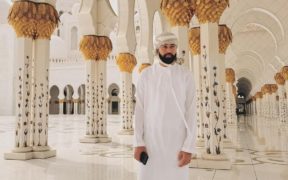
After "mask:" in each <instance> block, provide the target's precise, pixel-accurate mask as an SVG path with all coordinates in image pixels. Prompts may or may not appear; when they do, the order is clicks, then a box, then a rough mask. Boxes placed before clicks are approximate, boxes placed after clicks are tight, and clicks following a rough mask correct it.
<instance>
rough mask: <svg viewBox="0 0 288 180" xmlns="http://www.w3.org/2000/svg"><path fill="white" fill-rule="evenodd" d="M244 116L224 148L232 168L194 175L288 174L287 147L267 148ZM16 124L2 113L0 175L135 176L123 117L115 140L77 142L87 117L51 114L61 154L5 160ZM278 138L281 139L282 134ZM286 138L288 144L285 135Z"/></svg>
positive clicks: (112, 125)
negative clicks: (233, 144) (235, 142)
mask: <svg viewBox="0 0 288 180" xmlns="http://www.w3.org/2000/svg"><path fill="white" fill-rule="evenodd" d="M242 118H243V119H242V120H240V121H239V124H238V130H237V133H238V134H237V140H238V145H237V147H233V148H227V149H225V153H226V154H227V155H228V157H229V158H230V160H231V161H232V169H231V170H213V169H194V168H190V175H191V180H220V179H221V180H222V179H227V180H238V179H239V180H242V179H243V180H287V179H288V151H287V149H282V150H281V151H267V150H265V149H266V145H264V144H263V143H262V142H261V141H259V138H257V137H256V136H255V133H253V132H252V131H251V129H250V128H249V127H248V125H247V124H248V123H246V122H247V121H246V120H245V119H244V117H242ZM14 124H15V123H14V121H13V117H3V116H2V117H0V154H1V156H2V158H0V167H1V168H0V177H1V178H0V179H1V180H44V179H45V180H136V177H137V162H135V161H134V160H133V158H132V144H131V142H132V136H120V135H117V133H118V132H119V130H120V129H119V128H120V116H109V117H108V133H109V135H110V136H111V137H112V140H113V142H112V143H108V144H80V143H79V139H80V138H82V137H83V136H84V134H85V120H84V116H50V118H49V145H50V146H51V147H52V148H54V149H56V150H57V156H56V157H55V158H50V159H44V160H37V159H33V160H28V161H15V160H4V158H3V156H4V155H3V153H4V152H10V151H11V149H12V148H13V143H14ZM276 136H277V134H276ZM279 136H280V135H279ZM281 136H283V134H282V135H281ZM285 137H287V133H286V134H285ZM274 138H275V142H279V138H278V137H274ZM284 140H286V142H285V143H284V144H286V145H287V144H288V142H287V138H286V139H284ZM281 143H282V144H283V142H281ZM200 151H201V148H199V152H200Z"/></svg>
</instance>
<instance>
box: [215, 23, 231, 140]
mask: <svg viewBox="0 0 288 180" xmlns="http://www.w3.org/2000/svg"><path fill="white" fill-rule="evenodd" d="M218 31H219V32H218V41H219V61H218V67H219V86H220V87H219V88H220V91H221V93H220V102H221V103H220V116H219V117H220V120H222V121H223V132H222V133H223V138H224V140H225V142H229V141H230V140H228V137H227V116H226V115H227V113H226V101H227V99H226V81H225V80H226V70H225V54H226V50H227V48H228V46H229V45H230V43H232V32H231V30H230V28H228V27H227V26H226V25H224V24H222V25H219V30H218ZM226 144H227V143H226Z"/></svg>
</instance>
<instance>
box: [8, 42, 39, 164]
mask: <svg viewBox="0 0 288 180" xmlns="http://www.w3.org/2000/svg"><path fill="white" fill-rule="evenodd" d="M16 52H17V53H16V54H15V55H16V57H15V58H16V72H17V82H16V83H17V85H16V91H15V92H16V105H17V107H16V132H15V148H14V149H13V150H12V152H13V153H15V155H14V156H13V153H7V154H5V155H4V157H5V159H14V158H13V157H15V156H16V154H17V155H19V156H18V157H15V159H18V158H19V159H22V158H23V159H30V158H32V153H31V152H32V146H30V145H31V144H30V136H31V135H30V133H31V132H32V131H31V124H30V123H33V122H31V119H32V116H33V114H32V113H31V100H32V96H33V95H32V93H31V88H32V87H31V86H32V82H31V81H32V39H31V38H24V37H19V38H17V40H16ZM11 155H12V156H11Z"/></svg>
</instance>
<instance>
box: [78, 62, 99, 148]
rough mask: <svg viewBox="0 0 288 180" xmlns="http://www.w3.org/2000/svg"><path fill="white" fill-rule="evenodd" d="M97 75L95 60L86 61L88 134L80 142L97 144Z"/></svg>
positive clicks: (86, 117)
mask: <svg viewBox="0 0 288 180" xmlns="http://www.w3.org/2000/svg"><path fill="white" fill-rule="evenodd" d="M96 73H97V66H96V61H95V60H92V59H90V60H87V61H86V85H85V98H86V103H85V119H86V134H85V137H84V138H83V139H81V140H80V142H83V143H84V142H87V143H89V142H90V143H96V142H98V140H97V138H96V127H97V125H96V119H97V116H96V106H95V104H96V87H95V82H96Z"/></svg>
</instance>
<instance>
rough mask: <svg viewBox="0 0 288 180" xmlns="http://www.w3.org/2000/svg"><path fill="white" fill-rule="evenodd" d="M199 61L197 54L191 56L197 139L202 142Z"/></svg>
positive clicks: (201, 99) (200, 68)
mask: <svg viewBox="0 0 288 180" xmlns="http://www.w3.org/2000/svg"><path fill="white" fill-rule="evenodd" d="M202 69H203V67H202V66H201V59H200V56H199V54H198V55H194V56H193V74H194V79H195V85H196V97H197V101H196V108H197V116H196V117H197V138H198V141H203V140H204V128H203V124H204V123H203V103H202V102H203V98H202V75H201V71H202Z"/></svg>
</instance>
